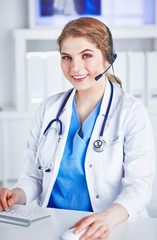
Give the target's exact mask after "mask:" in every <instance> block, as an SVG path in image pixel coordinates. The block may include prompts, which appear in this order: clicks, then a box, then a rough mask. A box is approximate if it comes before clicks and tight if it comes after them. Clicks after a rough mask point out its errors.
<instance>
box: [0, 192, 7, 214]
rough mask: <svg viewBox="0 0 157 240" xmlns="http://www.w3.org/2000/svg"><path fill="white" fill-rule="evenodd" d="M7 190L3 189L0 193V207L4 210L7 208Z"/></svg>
mask: <svg viewBox="0 0 157 240" xmlns="http://www.w3.org/2000/svg"><path fill="white" fill-rule="evenodd" d="M7 199H8V197H7V192H6V191H4V192H3V195H1V199H0V200H1V207H2V208H3V209H4V210H5V211H6V210H7V209H8V202H7Z"/></svg>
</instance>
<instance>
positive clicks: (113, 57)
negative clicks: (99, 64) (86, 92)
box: [95, 24, 117, 81]
mask: <svg viewBox="0 0 157 240" xmlns="http://www.w3.org/2000/svg"><path fill="white" fill-rule="evenodd" d="M104 26H105V27H106V29H107V32H108V35H109V45H110V46H111V49H110V52H109V63H110V65H109V66H108V67H107V68H106V69H105V71H104V72H103V73H101V74H99V75H98V76H96V77H95V80H96V81H98V80H99V79H100V78H101V77H102V75H103V74H104V73H105V72H107V71H108V70H109V68H110V67H111V66H112V69H113V65H112V64H113V63H114V61H115V60H116V58H117V54H116V53H115V51H114V47H113V38H112V33H111V31H110V29H109V28H108V27H107V26H106V25H105V24H104ZM113 72H114V71H113ZM114 77H115V76H114ZM115 80H116V81H117V79H116V77H115Z"/></svg>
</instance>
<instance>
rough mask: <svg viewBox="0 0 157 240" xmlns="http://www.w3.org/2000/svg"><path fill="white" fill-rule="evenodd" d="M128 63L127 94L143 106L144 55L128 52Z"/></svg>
mask: <svg viewBox="0 0 157 240" xmlns="http://www.w3.org/2000/svg"><path fill="white" fill-rule="evenodd" d="M128 62H129V65H128V66H129V68H128V73H129V78H128V80H129V93H130V94H131V95H133V96H135V97H136V98H138V99H139V100H141V101H142V102H143V103H144V104H145V103H146V95H145V75H146V74H145V73H146V72H145V69H146V66H145V53H144V52H141V51H134V52H128Z"/></svg>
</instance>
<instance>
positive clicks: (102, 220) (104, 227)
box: [71, 204, 128, 240]
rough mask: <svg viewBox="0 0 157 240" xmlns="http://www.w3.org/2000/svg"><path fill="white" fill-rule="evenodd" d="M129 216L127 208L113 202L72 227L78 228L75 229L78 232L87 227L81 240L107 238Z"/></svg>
mask: <svg viewBox="0 0 157 240" xmlns="http://www.w3.org/2000/svg"><path fill="white" fill-rule="evenodd" d="M127 218H128V213H127V211H126V209H125V208H124V207H123V206H121V205H119V204H113V205H112V206H111V207H110V208H108V209H106V210H105V211H103V212H100V213H96V214H93V215H90V216H88V217H85V218H83V219H81V220H80V221H78V222H77V223H76V224H75V225H74V226H72V227H71V228H74V227H75V228H76V229H75V230H74V233H76V234H77V232H78V233H79V232H81V231H82V230H83V229H85V228H87V231H86V232H85V233H84V234H83V235H82V236H81V237H80V240H87V239H90V240H95V239H105V238H107V237H108V236H109V234H110V232H111V230H112V228H113V227H114V226H115V225H116V224H118V223H120V222H122V221H124V220H126V219H127Z"/></svg>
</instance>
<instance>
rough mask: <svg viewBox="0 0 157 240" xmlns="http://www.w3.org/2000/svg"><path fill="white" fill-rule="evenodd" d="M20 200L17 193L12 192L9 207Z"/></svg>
mask: <svg viewBox="0 0 157 240" xmlns="http://www.w3.org/2000/svg"><path fill="white" fill-rule="evenodd" d="M17 201H18V198H17V196H16V194H14V193H13V194H12V195H11V197H10V198H9V199H8V207H11V206H12V205H14V204H16V203H17Z"/></svg>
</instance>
